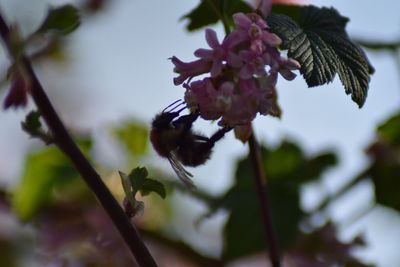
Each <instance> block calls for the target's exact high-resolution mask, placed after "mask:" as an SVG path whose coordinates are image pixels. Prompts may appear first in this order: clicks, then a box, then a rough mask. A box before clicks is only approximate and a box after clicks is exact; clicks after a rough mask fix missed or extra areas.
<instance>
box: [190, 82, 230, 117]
mask: <svg viewBox="0 0 400 267" xmlns="http://www.w3.org/2000/svg"><path fill="white" fill-rule="evenodd" d="M184 87H185V88H186V93H185V102H186V103H187V105H188V107H189V109H194V110H199V111H200V113H201V116H202V118H204V119H205V120H217V119H218V118H219V117H221V114H222V112H221V110H220V109H219V108H218V106H217V105H215V101H216V95H217V91H216V89H215V87H214V85H213V83H212V82H211V79H210V78H204V79H203V80H199V81H194V82H191V83H190V84H184Z"/></svg>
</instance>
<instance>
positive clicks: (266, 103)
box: [171, 13, 300, 127]
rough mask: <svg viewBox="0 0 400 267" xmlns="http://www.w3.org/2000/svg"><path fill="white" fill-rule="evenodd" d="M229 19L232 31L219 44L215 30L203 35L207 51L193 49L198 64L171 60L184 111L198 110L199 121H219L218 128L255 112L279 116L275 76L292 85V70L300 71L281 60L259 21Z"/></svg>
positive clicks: (248, 16) (240, 121)
mask: <svg viewBox="0 0 400 267" xmlns="http://www.w3.org/2000/svg"><path fill="white" fill-rule="evenodd" d="M233 20H234V22H235V26H236V27H235V29H234V30H233V31H232V32H231V33H230V34H228V35H227V36H226V37H225V39H224V40H223V41H222V42H221V43H220V42H219V40H218V38H217V34H216V32H215V31H214V30H212V29H207V30H206V41H207V44H208V45H209V46H210V49H198V50H196V51H195V52H194V55H195V56H196V57H198V59H197V60H195V61H192V62H182V61H181V60H179V59H178V58H177V57H175V56H174V57H172V58H171V61H172V63H173V64H174V65H175V68H174V71H175V72H176V73H178V74H179V76H178V77H176V78H174V84H175V85H180V84H183V87H184V88H186V93H185V101H186V103H187V105H188V107H189V108H190V109H191V110H196V111H199V112H200V115H201V117H202V118H203V119H206V120H219V119H221V120H220V121H219V124H220V125H223V126H230V127H234V126H239V125H246V124H248V123H250V122H251V121H252V120H253V119H254V118H255V117H256V115H257V113H260V114H262V115H268V114H270V115H273V116H278V115H279V108H278V106H277V104H276V92H275V85H276V81H277V77H278V73H280V74H281V75H282V76H283V77H284V78H285V79H287V80H292V79H294V78H295V76H296V75H295V74H294V73H293V72H292V70H295V69H298V68H300V65H299V63H298V62H297V61H295V60H292V59H285V58H283V57H281V56H280V53H279V51H278V49H277V47H278V46H279V45H280V43H281V40H280V38H279V37H278V36H276V35H275V34H273V33H270V32H269V31H268V26H267V24H266V22H265V20H264V19H262V17H261V16H259V15H258V14H256V13H249V14H243V13H236V14H234V15H233ZM208 73H209V75H207V76H206V77H205V78H202V79H199V80H192V79H193V78H194V77H196V76H199V75H202V74H208Z"/></svg>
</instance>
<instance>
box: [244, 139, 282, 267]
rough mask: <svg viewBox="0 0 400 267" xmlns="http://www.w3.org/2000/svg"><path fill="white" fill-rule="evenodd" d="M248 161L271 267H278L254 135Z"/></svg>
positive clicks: (269, 211) (261, 167) (277, 254)
mask: <svg viewBox="0 0 400 267" xmlns="http://www.w3.org/2000/svg"><path fill="white" fill-rule="evenodd" d="M249 149H250V160H251V163H252V166H253V170H254V180H255V183H256V192H257V196H258V202H259V203H260V209H261V216H262V219H263V226H264V232H265V235H266V236H265V237H266V241H267V244H268V249H269V258H270V260H271V263H272V266H273V267H280V266H281V263H280V256H279V248H278V243H277V240H276V236H275V231H274V227H273V225H272V218H271V209H270V204H269V201H268V188H267V179H266V176H265V172H264V166H263V162H262V157H261V151H260V146H259V144H258V143H257V140H256V138H255V136H254V133H253V134H252V135H251V136H250V139H249Z"/></svg>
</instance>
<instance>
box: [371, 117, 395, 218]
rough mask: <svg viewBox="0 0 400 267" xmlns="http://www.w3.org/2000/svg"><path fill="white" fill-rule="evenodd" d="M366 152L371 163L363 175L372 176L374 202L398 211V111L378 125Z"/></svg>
mask: <svg viewBox="0 0 400 267" xmlns="http://www.w3.org/2000/svg"><path fill="white" fill-rule="evenodd" d="M368 154H369V156H370V157H371V158H372V163H371V166H370V167H369V169H368V172H366V174H365V176H370V177H371V178H372V181H373V183H374V188H375V198H376V202H377V203H378V204H381V205H384V206H387V207H390V208H393V209H395V210H397V211H400V194H399V189H400V113H398V114H395V115H394V116H393V117H391V118H390V119H389V120H387V121H386V122H385V123H383V124H382V125H380V126H379V127H378V140H377V141H376V142H375V143H374V144H372V145H371V146H370V147H369V149H368Z"/></svg>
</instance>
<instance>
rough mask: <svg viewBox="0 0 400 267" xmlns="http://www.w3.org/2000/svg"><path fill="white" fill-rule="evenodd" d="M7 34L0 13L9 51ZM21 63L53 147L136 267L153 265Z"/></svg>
mask: <svg viewBox="0 0 400 267" xmlns="http://www.w3.org/2000/svg"><path fill="white" fill-rule="evenodd" d="M9 34H10V29H9V27H8V25H7V24H6V22H5V21H4V19H3V16H2V15H1V12H0V35H1V38H2V39H3V41H4V44H5V46H6V47H7V49H8V50H9V51H10V49H11V47H10V43H9ZM21 63H22V64H23V66H24V68H25V69H26V71H27V73H28V75H29V76H30V78H31V81H32V90H31V94H32V97H33V100H34V102H35V103H36V105H37V107H38V109H39V111H40V113H41V114H42V116H43V118H44V120H45V121H46V123H47V125H48V127H49V128H50V130H51V132H52V135H53V137H54V142H55V144H56V145H57V146H58V147H59V148H60V149H61V150H62V151H63V152H64V153H65V154H66V155H67V156H68V157H69V159H70V160H71V161H72V163H73V164H74V165H75V167H76V169H77V170H78V172H79V173H80V174H81V176H82V178H83V179H84V180H85V182H86V183H87V185H88V186H89V188H90V189H91V190H92V192H93V193H94V194H95V195H96V197H97V199H98V200H99V202H100V203H101V205H102V206H103V208H104V209H105V211H106V212H107V214H108V215H109V217H110V218H111V220H112V222H113V223H114V225H115V226H116V228H117V229H118V230H119V232H120V234H121V236H122V238H123V239H124V241H125V243H126V244H127V246H128V247H129V249H130V251H131V252H132V254H133V255H134V257H135V259H136V261H137V263H138V264H139V266H142V267H153V266H157V264H156V262H155V260H154V259H153V258H152V256H151V254H150V252H149V251H148V249H147V248H146V246H145V245H144V243H143V241H142V240H141V238H140V236H139V233H138V231H137V230H136V228H135V226H134V225H133V224H132V223H131V222H130V221H129V219H128V217H127V216H126V215H125V213H124V211H123V210H122V208H121V206H120V205H119V204H118V202H117V201H116V200H115V199H114V197H113V195H112V194H111V193H110V191H109V190H108V188H107V187H106V185H105V184H104V183H103V181H102V180H101V178H100V176H99V175H98V174H97V173H96V171H95V170H94V169H93V167H92V166H91V164H90V163H89V161H88V160H87V159H86V158H85V156H84V155H83V154H82V152H81V151H80V150H79V148H78V147H77V145H76V144H75V142H74V141H73V140H72V138H71V136H70V135H69V133H68V132H67V130H66V128H65V127H64V125H63V123H62V122H61V120H60V118H59V117H58V115H57V113H56V111H55V110H54V108H53V106H52V104H51V103H50V101H49V99H48V97H47V95H46V93H45V92H44V90H43V87H42V85H41V84H40V82H39V80H38V79H37V77H36V75H35V73H34V71H33V68H32V66H31V63H30V62H29V60H28V59H27V58H26V57H22V62H21Z"/></svg>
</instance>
